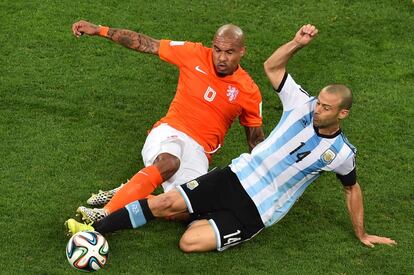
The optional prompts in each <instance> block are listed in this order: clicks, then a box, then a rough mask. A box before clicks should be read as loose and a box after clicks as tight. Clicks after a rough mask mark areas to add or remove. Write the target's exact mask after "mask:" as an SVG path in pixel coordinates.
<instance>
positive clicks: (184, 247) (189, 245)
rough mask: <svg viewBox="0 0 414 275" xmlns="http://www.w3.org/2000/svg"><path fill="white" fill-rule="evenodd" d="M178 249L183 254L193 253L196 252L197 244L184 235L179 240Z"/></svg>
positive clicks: (187, 235) (191, 238)
mask: <svg viewBox="0 0 414 275" xmlns="http://www.w3.org/2000/svg"><path fill="white" fill-rule="evenodd" d="M179 247H180V249H181V251H183V252H185V253H190V252H195V251H197V249H196V248H197V242H196V240H194V238H193V237H191V236H190V235H189V234H184V235H183V236H182V237H181V239H180V243H179Z"/></svg>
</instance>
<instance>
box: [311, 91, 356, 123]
mask: <svg viewBox="0 0 414 275" xmlns="http://www.w3.org/2000/svg"><path fill="white" fill-rule="evenodd" d="M341 102H342V97H341V95H339V94H333V93H328V92H326V91H323V90H322V91H321V92H320V93H319V96H318V99H317V102H316V107H315V113H314V116H313V125H314V126H315V127H317V128H319V129H333V130H336V129H337V128H339V122H340V120H341V119H343V118H345V117H346V115H347V114H348V110H345V109H341V108H340V104H341Z"/></svg>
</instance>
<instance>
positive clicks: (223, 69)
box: [212, 36, 246, 76]
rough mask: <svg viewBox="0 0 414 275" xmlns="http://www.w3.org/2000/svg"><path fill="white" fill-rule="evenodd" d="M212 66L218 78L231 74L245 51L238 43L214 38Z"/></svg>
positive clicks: (228, 39)
mask: <svg viewBox="0 0 414 275" xmlns="http://www.w3.org/2000/svg"><path fill="white" fill-rule="evenodd" d="M212 48H213V64H214V68H215V70H216V73H217V74H218V75H219V76H226V75H230V74H232V73H233V72H234V71H235V70H236V69H237V67H238V66H239V63H240V59H241V58H242V57H243V55H244V53H245V51H246V49H245V47H241V46H240V45H239V41H238V40H235V39H230V38H225V37H220V36H218V37H215V38H214V40H213V46H212Z"/></svg>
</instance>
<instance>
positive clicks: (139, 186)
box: [104, 165, 163, 214]
mask: <svg viewBox="0 0 414 275" xmlns="http://www.w3.org/2000/svg"><path fill="white" fill-rule="evenodd" d="M162 182H163V179H162V177H161V174H160V171H159V170H158V168H157V167H156V166H154V165H151V166H148V167H145V168H143V169H141V170H140V171H139V172H138V173H136V174H135V175H134V176H133V177H132V178H131V179H130V180H129V182H127V183H126V184H125V185H124V186H122V188H121V189H119V190H118V192H116V193H115V195H114V196H113V198H112V199H111V200H110V201H109V202H108V204H107V205H105V206H104V209H105V210H106V211H107V213H108V214H111V213H113V212H115V211H116V210H119V209H121V208H123V207H125V205H127V204H128V203H130V202H133V201H136V200H139V199H143V198H145V197H147V196H148V195H149V194H151V193H152V191H154V190H155V188H157V187H158V186H159V185H160V184H161V183H162Z"/></svg>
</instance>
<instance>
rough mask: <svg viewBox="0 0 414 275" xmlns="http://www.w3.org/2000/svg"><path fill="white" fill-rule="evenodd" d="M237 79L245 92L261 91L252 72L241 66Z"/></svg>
mask: <svg viewBox="0 0 414 275" xmlns="http://www.w3.org/2000/svg"><path fill="white" fill-rule="evenodd" d="M237 81H238V82H239V84H240V86H241V87H242V88H243V92H245V93H249V94H255V93H258V92H259V93H260V90H259V86H257V84H256V82H255V81H254V80H253V78H252V77H251V76H250V74H249V73H248V72H247V71H246V70H244V69H243V68H242V67H241V66H240V67H239V68H238V69H237Z"/></svg>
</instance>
